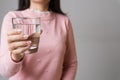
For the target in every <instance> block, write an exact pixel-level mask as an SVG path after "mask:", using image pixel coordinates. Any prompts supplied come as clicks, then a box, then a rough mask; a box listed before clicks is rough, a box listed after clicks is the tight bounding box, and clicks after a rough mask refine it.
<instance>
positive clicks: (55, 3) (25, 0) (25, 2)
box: [17, 0, 65, 15]
mask: <svg viewBox="0 0 120 80" xmlns="http://www.w3.org/2000/svg"><path fill="white" fill-rule="evenodd" d="M29 7H30V0H19V1H18V9H17V10H18V11H21V10H25V9H27V8H29ZM49 9H50V10H51V11H53V12H55V13H59V14H63V15H65V13H64V12H63V11H62V10H61V7H60V0H50V3H49Z"/></svg>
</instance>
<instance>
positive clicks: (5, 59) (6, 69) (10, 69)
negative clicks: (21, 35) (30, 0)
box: [0, 12, 22, 78]
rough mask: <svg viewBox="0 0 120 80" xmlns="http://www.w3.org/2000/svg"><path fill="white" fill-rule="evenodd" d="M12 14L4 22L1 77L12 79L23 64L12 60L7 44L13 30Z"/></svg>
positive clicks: (0, 60) (1, 46)
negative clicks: (10, 31) (9, 33)
mask: <svg viewBox="0 0 120 80" xmlns="http://www.w3.org/2000/svg"><path fill="white" fill-rule="evenodd" d="M12 14H13V13H12V12H8V13H7V14H6V15H5V17H4V19H3V22H2V29H1V38H0V39H1V40H0V41H1V45H0V75H2V76H4V77H8V78H9V77H11V76H13V75H15V74H16V73H17V72H18V71H19V69H20V66H21V64H22V61H21V62H19V63H15V62H13V61H12V60H11V56H10V51H9V48H8V42H7V33H8V32H9V30H10V29H12V17H13V15H12Z"/></svg>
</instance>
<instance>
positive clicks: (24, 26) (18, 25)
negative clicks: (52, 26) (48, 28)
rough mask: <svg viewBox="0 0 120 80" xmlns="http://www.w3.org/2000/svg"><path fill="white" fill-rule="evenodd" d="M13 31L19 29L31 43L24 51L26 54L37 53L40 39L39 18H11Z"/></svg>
mask: <svg viewBox="0 0 120 80" xmlns="http://www.w3.org/2000/svg"><path fill="white" fill-rule="evenodd" d="M12 25H13V29H21V31H22V34H24V35H28V36H29V37H28V39H27V40H30V41H31V45H30V48H29V49H28V50H27V51H26V52H28V53H30V54H31V53H35V52H37V51H38V45H39V39H40V31H41V30H40V18H26V17H21V18H12Z"/></svg>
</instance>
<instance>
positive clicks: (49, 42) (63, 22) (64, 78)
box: [0, 9, 77, 80]
mask: <svg viewBox="0 0 120 80" xmlns="http://www.w3.org/2000/svg"><path fill="white" fill-rule="evenodd" d="M13 17H14V18H15V17H31V18H35V17H41V29H42V30H43V33H42V35H41V36H40V43H39V49H38V52H36V53H34V54H28V55H25V57H24V59H23V60H22V61H21V62H19V63H15V62H13V61H12V60H11V57H10V51H9V49H8V43H7V32H9V30H10V29H12V23H11V22H12V21H11V18H13ZM0 49H1V50H0V74H1V75H2V76H4V77H8V78H9V80H75V75H76V70H77V55H76V49H75V42H74V35H73V30H72V26H71V23H70V20H69V18H68V17H67V16H64V15H61V14H57V13H53V12H50V13H46V14H45V13H36V12H33V11H31V10H29V9H26V10H23V11H10V12H8V13H7V14H6V16H5V17H4V20H3V24H2V30H1V48H0Z"/></svg>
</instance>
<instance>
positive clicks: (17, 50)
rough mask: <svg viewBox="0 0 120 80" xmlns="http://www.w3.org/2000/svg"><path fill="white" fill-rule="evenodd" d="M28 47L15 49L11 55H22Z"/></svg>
mask: <svg viewBox="0 0 120 80" xmlns="http://www.w3.org/2000/svg"><path fill="white" fill-rule="evenodd" d="M29 47H30V46H26V47H19V48H18V49H15V50H13V51H12V53H13V54H21V53H24V52H25V51H26V50H27V49H28V48H29Z"/></svg>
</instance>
